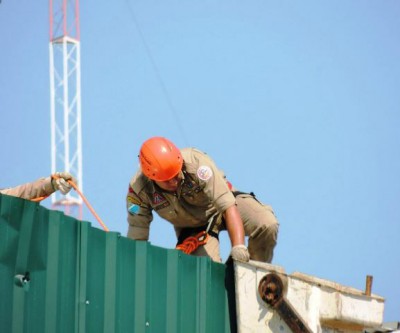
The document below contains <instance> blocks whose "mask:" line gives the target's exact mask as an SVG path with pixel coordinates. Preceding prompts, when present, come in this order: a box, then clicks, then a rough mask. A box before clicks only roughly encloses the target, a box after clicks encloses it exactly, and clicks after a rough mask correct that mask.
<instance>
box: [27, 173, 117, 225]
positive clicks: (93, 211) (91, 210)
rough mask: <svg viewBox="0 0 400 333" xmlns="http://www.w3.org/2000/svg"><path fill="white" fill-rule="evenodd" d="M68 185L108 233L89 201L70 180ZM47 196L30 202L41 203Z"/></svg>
mask: <svg viewBox="0 0 400 333" xmlns="http://www.w3.org/2000/svg"><path fill="white" fill-rule="evenodd" d="M52 177H53V178H57V176H55V175H53V176H52ZM68 183H69V184H70V185H71V186H72V187H73V188H74V190H75V191H76V192H77V193H78V194H79V195H80V197H81V198H82V200H83V201H84V202H85V204H86V206H87V207H88V208H89V210H90V212H91V213H92V214H93V215H94V217H95V218H96V219H97V221H98V222H99V223H100V225H101V226H102V227H103V229H104V230H105V231H107V232H108V231H109V229H108V228H107V226H106V225H105V224H104V222H103V221H102V220H101V218H100V216H99V215H97V213H96V212H95V210H94V209H93V207H92V205H91V204H90V203H89V201H88V200H87V199H86V198H85V196H84V195H83V193H82V192H81V191H80V190H79V188H78V186H77V185H76V184H75V183H74V182H73V181H72V180H71V179H70V180H68ZM47 197H48V196H45V197H38V198H35V199H32V201H35V202H39V201H42V200H44V199H46V198H47Z"/></svg>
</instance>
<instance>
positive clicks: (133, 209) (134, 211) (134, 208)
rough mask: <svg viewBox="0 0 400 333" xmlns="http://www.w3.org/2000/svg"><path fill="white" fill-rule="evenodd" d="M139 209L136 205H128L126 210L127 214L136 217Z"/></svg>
mask: <svg viewBox="0 0 400 333" xmlns="http://www.w3.org/2000/svg"><path fill="white" fill-rule="evenodd" d="M139 209H140V207H139V206H138V205H135V204H133V205H130V206H129V208H128V211H129V213H131V214H133V215H136V214H137V213H138V212H139Z"/></svg>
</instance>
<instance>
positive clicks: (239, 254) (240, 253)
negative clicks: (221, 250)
mask: <svg viewBox="0 0 400 333" xmlns="http://www.w3.org/2000/svg"><path fill="white" fill-rule="evenodd" d="M231 257H232V259H235V260H238V261H243V262H248V261H249V260H250V254H249V251H248V250H247V247H246V246H244V245H236V246H234V247H232V250H231Z"/></svg>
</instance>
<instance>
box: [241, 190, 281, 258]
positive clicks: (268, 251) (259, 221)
mask: <svg viewBox="0 0 400 333" xmlns="http://www.w3.org/2000/svg"><path fill="white" fill-rule="evenodd" d="M236 202H237V205H238V209H239V212H240V216H241V218H242V220H243V224H244V230H245V234H246V236H248V237H249V239H248V249H249V253H250V259H251V260H257V261H262V262H267V263H270V262H271V261H272V258H273V255H274V248H275V245H276V242H277V238H278V229H279V223H278V220H277V219H276V217H275V214H274V212H273V210H272V208H271V207H270V206H268V205H264V204H262V203H260V202H259V201H257V200H256V199H255V198H254V197H253V196H252V195H250V194H239V195H238V196H237V197H236Z"/></svg>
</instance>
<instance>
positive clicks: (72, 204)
mask: <svg viewBox="0 0 400 333" xmlns="http://www.w3.org/2000/svg"><path fill="white" fill-rule="evenodd" d="M49 12H50V44H49V51H50V112H51V113H50V117H51V172H52V173H54V172H56V171H68V172H70V173H72V174H73V175H74V176H75V177H76V178H77V181H78V185H79V187H80V189H81V190H82V185H83V183H82V134H81V69H80V67H81V61H80V32H79V0H50V10H49ZM51 200H52V204H53V206H63V207H64V211H65V212H66V213H67V214H68V215H74V216H76V217H77V218H79V219H82V199H81V198H80V197H79V195H78V194H77V193H76V192H75V191H71V192H69V193H68V194H67V195H63V194H61V193H60V192H59V191H57V192H55V193H54V194H53V195H52V198H51ZM72 209H74V210H76V211H77V213H76V214H74V213H73V212H72Z"/></svg>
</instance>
